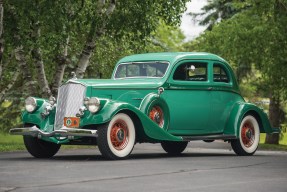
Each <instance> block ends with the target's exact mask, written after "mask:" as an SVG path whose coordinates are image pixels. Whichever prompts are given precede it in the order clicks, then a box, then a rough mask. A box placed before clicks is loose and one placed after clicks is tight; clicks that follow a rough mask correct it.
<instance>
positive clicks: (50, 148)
mask: <svg viewBox="0 0 287 192" xmlns="http://www.w3.org/2000/svg"><path fill="white" fill-rule="evenodd" d="M23 140H24V144H25V147H26V149H27V151H28V152H29V153H30V154H31V155H33V156H34V157H36V158H50V157H53V156H54V155H55V154H56V153H57V152H58V151H59V149H60V147H61V145H58V144H55V143H51V142H47V141H44V140H41V139H38V138H37V137H31V136H23Z"/></svg>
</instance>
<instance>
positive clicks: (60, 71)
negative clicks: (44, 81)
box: [51, 36, 70, 95]
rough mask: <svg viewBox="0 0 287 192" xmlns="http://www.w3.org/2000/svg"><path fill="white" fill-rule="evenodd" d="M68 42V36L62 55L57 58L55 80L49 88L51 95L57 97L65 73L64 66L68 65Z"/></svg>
mask: <svg viewBox="0 0 287 192" xmlns="http://www.w3.org/2000/svg"><path fill="white" fill-rule="evenodd" d="M69 41H70V38H69V36H68V37H67V39H66V43H65V45H64V51H63V54H62V55H60V56H59V58H58V65H57V69H56V74H55V78H54V80H53V83H52V88H51V91H52V94H53V95H57V93H58V88H59V86H60V85H61V83H62V81H63V77H64V72H65V69H66V66H67V64H68V58H67V57H68V46H69Z"/></svg>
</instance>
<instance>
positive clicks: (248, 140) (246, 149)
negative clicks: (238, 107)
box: [231, 115, 260, 156]
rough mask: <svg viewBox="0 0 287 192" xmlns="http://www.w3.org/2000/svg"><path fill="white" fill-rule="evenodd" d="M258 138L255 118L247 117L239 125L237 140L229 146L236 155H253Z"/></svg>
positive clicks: (257, 126) (258, 132)
mask: <svg viewBox="0 0 287 192" xmlns="http://www.w3.org/2000/svg"><path fill="white" fill-rule="evenodd" d="M259 138H260V130H259V125H258V122H257V120H256V119H255V117H253V116H252V115H247V116H245V117H244V118H243V120H242V122H241V124H240V130H239V138H238V139H237V140H233V141H231V146H232V149H233V150H234V152H235V153H236V154H237V155H241V156H248V155H253V154H254V153H255V151H256V150H257V147H258V144H259Z"/></svg>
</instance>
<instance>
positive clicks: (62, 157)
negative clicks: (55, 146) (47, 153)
mask: <svg viewBox="0 0 287 192" xmlns="http://www.w3.org/2000/svg"><path fill="white" fill-rule="evenodd" d="M256 156H264V155H255V156H254V157H256ZM202 157H212V158H216V157H226V158H230V157H237V155H236V154H232V153H183V154H181V155H179V156H171V155H168V154H166V153H136V154H131V155H130V156H129V157H128V158H127V159H125V160H129V161H133V160H148V159H151V160H152V159H174V158H178V159H181V158H202ZM247 157H249V158H250V156H247ZM238 158H245V157H243V156H241V157H240V156H238ZM0 160H9V161H19V160H22V161H109V160H107V159H105V158H104V157H103V156H102V155H100V154H96V155H93V154H90V155H89V154H85V155H83V154H81V155H77V154H72V155H71V154H58V155H55V156H54V157H52V158H47V159H38V158H34V157H32V156H27V155H25V157H20V156H17V157H10V158H0Z"/></svg>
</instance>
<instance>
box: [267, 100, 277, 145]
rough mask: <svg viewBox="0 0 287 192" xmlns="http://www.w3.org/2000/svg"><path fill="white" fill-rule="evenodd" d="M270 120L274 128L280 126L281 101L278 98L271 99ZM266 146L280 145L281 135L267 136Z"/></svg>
mask: <svg viewBox="0 0 287 192" xmlns="http://www.w3.org/2000/svg"><path fill="white" fill-rule="evenodd" d="M269 120H270V123H271V125H272V126H273V127H279V126H280V99H279V97H278V96H277V97H276V96H274V94H272V96H271V97H270V104H269ZM265 143H266V144H277V145H278V144H279V133H274V134H266V140H265Z"/></svg>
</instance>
